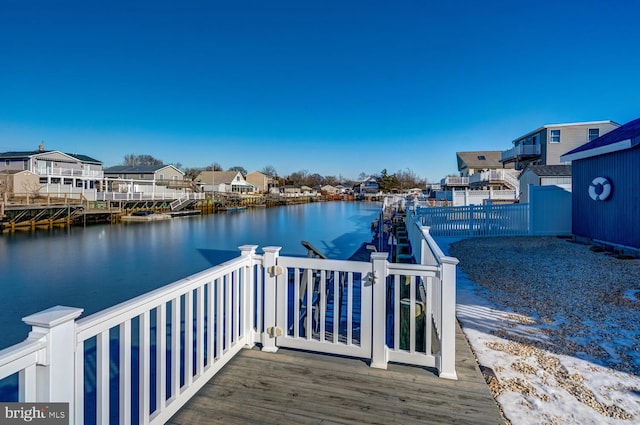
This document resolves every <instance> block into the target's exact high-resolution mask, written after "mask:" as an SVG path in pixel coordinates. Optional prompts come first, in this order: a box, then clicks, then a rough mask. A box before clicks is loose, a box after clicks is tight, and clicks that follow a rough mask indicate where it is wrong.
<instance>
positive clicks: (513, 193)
mask: <svg viewBox="0 0 640 425" xmlns="http://www.w3.org/2000/svg"><path fill="white" fill-rule="evenodd" d="M451 197H452V199H453V205H454V206H456V207H458V206H469V205H482V204H484V203H486V201H489V200H494V201H496V200H500V201H516V200H517V199H518V190H510V189H506V190H498V189H492V188H490V189H488V190H470V189H468V188H467V189H464V190H452V194H451Z"/></svg>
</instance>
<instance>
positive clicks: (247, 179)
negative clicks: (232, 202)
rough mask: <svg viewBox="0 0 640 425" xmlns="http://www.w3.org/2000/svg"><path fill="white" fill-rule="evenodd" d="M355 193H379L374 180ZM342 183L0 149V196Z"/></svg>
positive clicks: (291, 192)
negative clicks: (192, 173) (283, 181)
mask: <svg viewBox="0 0 640 425" xmlns="http://www.w3.org/2000/svg"><path fill="white" fill-rule="evenodd" d="M355 190H356V191H363V192H366V193H371V192H378V185H377V182H376V180H375V179H373V178H369V179H367V180H365V181H364V182H362V183H361V184H359V185H358V186H357V187H356V188H355ZM353 191H354V188H353V187H351V186H343V185H336V186H331V185H325V186H322V187H315V188H310V187H306V186H282V187H279V186H278V181H277V179H276V178H274V177H272V176H269V175H267V174H264V173H262V172H259V171H254V172H251V173H249V174H247V175H246V176H244V175H243V174H242V173H240V172H238V171H202V172H201V173H200V174H198V175H197V176H196V178H195V179H193V180H191V179H189V178H186V177H185V173H184V172H182V171H181V170H180V169H178V168H176V167H175V166H173V165H165V164H161V165H138V166H128V165H118V166H114V167H109V168H105V169H103V167H102V162H101V161H98V160H96V159H94V158H91V157H89V156H86V155H78V154H70V153H64V152H61V151H57V150H45V148H44V143H43V144H41V145H40V146H39V148H38V149H37V150H34V151H15V152H4V153H0V195H2V196H4V197H5V198H6V197H7V196H8V195H28V196H38V195H50V196H55V197H65V198H76V199H81V198H84V199H87V200H107V199H111V200H119V199H178V198H185V197H186V198H193V199H202V198H204V197H205V196H206V195H207V194H211V193H225V194H249V193H271V194H278V195H281V196H310V195H312V196H317V195H320V194H321V193H324V194H344V193H352V192H353Z"/></svg>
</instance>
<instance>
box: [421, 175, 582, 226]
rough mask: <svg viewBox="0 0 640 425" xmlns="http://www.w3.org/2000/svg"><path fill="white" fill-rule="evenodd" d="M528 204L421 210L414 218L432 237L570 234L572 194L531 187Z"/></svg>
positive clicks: (425, 208) (559, 188)
mask: <svg viewBox="0 0 640 425" xmlns="http://www.w3.org/2000/svg"><path fill="white" fill-rule="evenodd" d="M529 190H530V192H529V198H530V203H528V204H505V205H492V204H486V205H470V206H464V207H431V208H429V207H421V206H417V207H416V208H414V210H413V211H414V214H415V216H416V217H417V220H419V222H420V224H421V225H422V226H428V227H429V228H430V229H429V232H430V233H431V234H432V235H433V236H445V237H447V236H449V237H478V236H524V235H531V236H544V235H570V234H571V192H569V191H567V190H566V189H564V188H561V187H558V186H531V187H530V189H529Z"/></svg>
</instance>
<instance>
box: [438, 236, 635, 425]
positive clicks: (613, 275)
mask: <svg viewBox="0 0 640 425" xmlns="http://www.w3.org/2000/svg"><path fill="white" fill-rule="evenodd" d="M439 243H440V246H443V245H444V246H446V247H447V248H446V249H445V250H446V251H448V252H449V254H450V255H452V256H455V257H458V259H459V260H460V265H459V268H458V279H457V281H458V308H457V314H458V319H459V320H460V322H461V324H462V327H463V330H464V332H465V334H466V335H467V338H468V339H469V341H470V344H471V346H472V349H473V350H474V352H475V354H476V357H477V358H478V361H479V363H480V364H481V365H482V366H484V367H488V368H489V369H491V370H492V371H493V373H494V374H495V378H493V379H490V387H491V389H492V392H493V394H494V397H495V398H496V400H497V402H498V403H499V405H500V407H501V409H502V410H503V412H504V415H505V417H506V419H507V421H508V422H511V423H512V424H514V425H519V424H631V423H640V323H639V319H640V260H629V259H618V258H616V257H615V256H612V255H609V254H607V253H603V252H594V251H592V250H591V249H590V247H589V246H587V245H581V244H576V243H572V242H570V241H568V240H566V239H559V238H554V237H513V238H476V239H465V240H460V241H453V240H444V241H439Z"/></svg>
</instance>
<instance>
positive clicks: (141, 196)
mask: <svg viewBox="0 0 640 425" xmlns="http://www.w3.org/2000/svg"><path fill="white" fill-rule="evenodd" d="M176 198H183V199H196V200H198V199H204V198H205V194H204V193H197V192H183V191H178V190H167V191H158V192H155V193H152V192H148V193H147V192H125V193H120V192H97V194H96V201H153V200H157V201H162V200H175V199H176Z"/></svg>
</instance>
